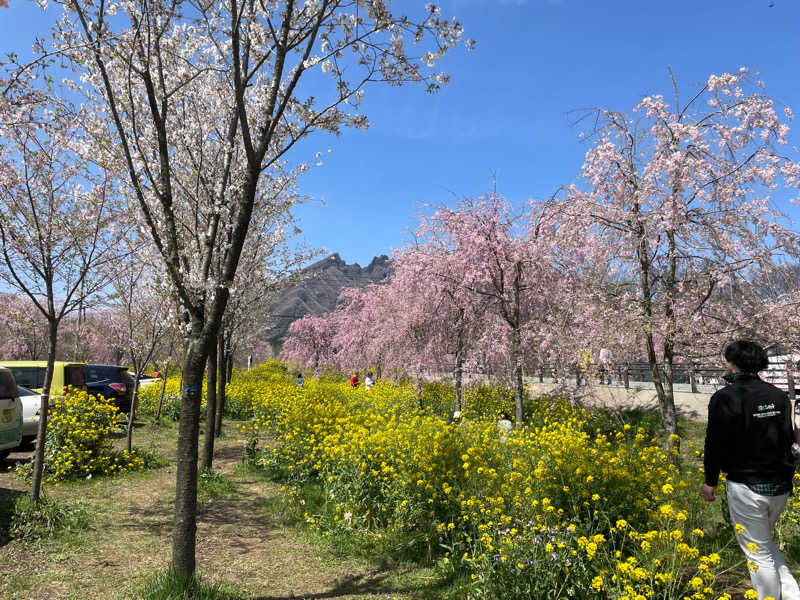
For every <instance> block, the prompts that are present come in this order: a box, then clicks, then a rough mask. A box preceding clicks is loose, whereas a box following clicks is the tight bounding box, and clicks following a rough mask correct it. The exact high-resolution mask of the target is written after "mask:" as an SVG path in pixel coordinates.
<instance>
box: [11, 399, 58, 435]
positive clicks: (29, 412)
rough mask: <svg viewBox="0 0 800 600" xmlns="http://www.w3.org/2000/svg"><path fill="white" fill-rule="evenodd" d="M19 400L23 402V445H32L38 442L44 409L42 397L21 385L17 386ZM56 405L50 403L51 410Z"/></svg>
mask: <svg viewBox="0 0 800 600" xmlns="http://www.w3.org/2000/svg"><path fill="white" fill-rule="evenodd" d="M17 390H18V391H19V398H20V400H22V445H23V446H26V445H30V444H32V443H33V442H34V440H36V434H37V433H38V432H39V411H40V410H41V408H42V395H41V394H40V393H39V392H34V391H32V390H29V389H28V388H26V387H22V386H21V385H18V386H17ZM53 406H55V404H54V403H53V402H52V400H51V401H50V408H53Z"/></svg>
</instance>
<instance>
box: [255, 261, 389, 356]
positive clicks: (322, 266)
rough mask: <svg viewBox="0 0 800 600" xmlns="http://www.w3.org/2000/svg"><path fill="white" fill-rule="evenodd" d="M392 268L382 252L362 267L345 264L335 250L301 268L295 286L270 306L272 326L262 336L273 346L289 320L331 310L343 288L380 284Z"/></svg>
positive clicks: (287, 327) (283, 335)
mask: <svg viewBox="0 0 800 600" xmlns="http://www.w3.org/2000/svg"><path fill="white" fill-rule="evenodd" d="M391 271H392V267H391V264H390V262H389V257H388V256H386V255H385V254H382V255H381V256H376V257H375V258H373V259H372V260H371V261H370V263H369V264H368V265H367V266H366V267H363V268H362V267H361V266H360V265H359V264H358V263H354V264H352V265H348V264H347V263H346V262H344V261H343V260H342V258H341V257H340V256H339V254H338V253H333V254H331V255H330V256H328V257H326V258H323V259H322V260H320V261H317V262H315V263H314V264H312V265H310V266H308V267H306V268H305V269H303V271H302V273H301V276H300V283H299V284H298V285H296V286H294V287H292V288H289V289H287V290H286V291H284V292H283V293H282V294H280V295H279V296H278V299H277V300H276V301H275V302H274V303H273V304H272V305H271V306H270V313H271V314H272V315H273V317H274V325H273V326H272V327H271V328H269V329H268V330H267V332H266V335H265V338H264V339H265V340H266V341H268V342H270V343H271V344H273V345H275V344H280V343H281V342H282V341H283V338H284V337H286V332H287V331H288V329H289V325H291V323H292V321H295V320H297V319H299V318H301V317H304V316H306V315H316V316H319V315H322V314H323V313H326V312H329V311H331V310H333V309H334V308H335V307H336V300H337V299H338V298H339V292H341V291H342V288H346V287H365V286H366V285H368V284H370V283H380V282H381V281H383V280H384V279H386V278H387V277H388V276H389V275H390V274H391Z"/></svg>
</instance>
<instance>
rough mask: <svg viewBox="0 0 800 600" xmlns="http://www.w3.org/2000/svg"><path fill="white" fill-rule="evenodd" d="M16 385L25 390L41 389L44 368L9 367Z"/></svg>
mask: <svg viewBox="0 0 800 600" xmlns="http://www.w3.org/2000/svg"><path fill="white" fill-rule="evenodd" d="M9 370H10V371H11V372H12V373H13V374H14V379H15V380H16V382H17V385H22V386H25V387H26V388H43V387H44V373H45V371H46V368H45V367H9Z"/></svg>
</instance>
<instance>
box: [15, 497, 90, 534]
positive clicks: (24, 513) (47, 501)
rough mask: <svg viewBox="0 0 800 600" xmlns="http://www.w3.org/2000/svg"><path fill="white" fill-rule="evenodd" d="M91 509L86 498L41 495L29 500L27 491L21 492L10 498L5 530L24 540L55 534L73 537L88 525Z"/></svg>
mask: <svg viewBox="0 0 800 600" xmlns="http://www.w3.org/2000/svg"><path fill="white" fill-rule="evenodd" d="M5 510H7V507H5ZM92 513H93V511H92V510H91V507H90V504H89V503H88V502H86V501H82V500H78V499H63V498H62V499H58V500H53V499H51V498H48V497H46V496H42V498H41V499H40V500H39V502H38V503H32V502H31V501H30V499H29V498H28V496H27V495H23V496H20V497H19V498H17V499H16V500H15V501H14V505H13V508H12V515H11V526H10V528H9V533H10V534H11V536H12V537H14V538H18V539H25V540H41V539H49V538H58V539H60V540H61V541H67V542H69V541H76V538H77V537H78V536H79V534H80V533H81V532H82V531H83V530H85V529H86V528H87V527H88V525H89V523H90V521H91V517H92Z"/></svg>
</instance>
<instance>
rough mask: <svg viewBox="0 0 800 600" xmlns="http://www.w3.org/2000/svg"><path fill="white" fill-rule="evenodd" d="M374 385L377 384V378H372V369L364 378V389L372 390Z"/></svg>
mask: <svg viewBox="0 0 800 600" xmlns="http://www.w3.org/2000/svg"><path fill="white" fill-rule="evenodd" d="M373 385H375V380H374V379H373V378H372V371H370V372H369V373H367V376H366V377H365V378H364V389H365V390H371V389H372V386H373Z"/></svg>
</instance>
